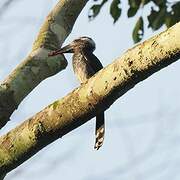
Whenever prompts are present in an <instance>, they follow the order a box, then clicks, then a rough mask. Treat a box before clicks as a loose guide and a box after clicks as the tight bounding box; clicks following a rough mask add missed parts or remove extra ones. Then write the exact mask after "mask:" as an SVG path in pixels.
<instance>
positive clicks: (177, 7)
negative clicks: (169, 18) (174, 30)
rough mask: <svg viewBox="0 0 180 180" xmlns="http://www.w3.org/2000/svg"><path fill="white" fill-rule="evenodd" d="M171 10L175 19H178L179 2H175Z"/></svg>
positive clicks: (179, 12)
mask: <svg viewBox="0 0 180 180" xmlns="http://www.w3.org/2000/svg"><path fill="white" fill-rule="evenodd" d="M172 10H173V12H174V15H175V17H176V19H177V20H179V19H180V2H177V3H176V4H174V5H173V6H172Z"/></svg>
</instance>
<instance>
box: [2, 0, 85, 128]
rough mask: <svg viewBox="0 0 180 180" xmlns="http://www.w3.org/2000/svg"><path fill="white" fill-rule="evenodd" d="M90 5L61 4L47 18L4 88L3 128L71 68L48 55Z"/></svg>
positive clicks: (61, 59)
mask: <svg viewBox="0 0 180 180" xmlns="http://www.w3.org/2000/svg"><path fill="white" fill-rule="evenodd" d="M87 1H88V0H76V1H74V0H61V1H59V2H58V3H57V5H56V6H55V7H54V9H53V10H52V11H51V13H50V14H49V15H48V16H47V18H46V20H45V22H44V24H43V25H42V27H41V29H40V32H39V34H38V36H37V39H36V40H35V42H34V44H33V47H32V50H31V52H30V53H29V55H28V56H27V57H26V58H25V60H24V61H23V62H22V63H21V64H19V65H18V67H17V68H16V69H15V70H14V71H13V72H12V73H11V74H10V75H9V76H8V77H7V78H6V79H5V80H4V82H3V83H2V84H1V85H0V128H2V127H3V126H4V125H5V124H6V123H7V121H8V120H9V118H10V116H11V114H12V113H13V112H14V110H15V109H17V107H18V105H19V104H20V103H21V101H22V100H23V99H24V98H25V97H26V96H27V95H28V94H29V93H30V92H31V91H32V90H33V89H34V88H35V87H36V86H37V85H38V84H39V83H40V82H41V81H43V80H44V79H46V78H47V77H50V76H52V75H54V74H56V73H58V72H60V71H61V70H63V69H64V68H65V67H66V66H67V61H66V60H65V58H64V57H63V56H61V55H59V56H57V57H53V58H51V57H48V53H49V52H50V51H51V50H55V49H57V48H58V47H59V46H61V45H62V43H63V42H64V40H65V38H66V37H67V36H68V35H69V33H70V32H71V30H72V27H73V25H74V23H75V20H76V18H77V17H78V15H79V14H80V12H81V10H82V8H83V7H84V6H85V4H86V3H87Z"/></svg>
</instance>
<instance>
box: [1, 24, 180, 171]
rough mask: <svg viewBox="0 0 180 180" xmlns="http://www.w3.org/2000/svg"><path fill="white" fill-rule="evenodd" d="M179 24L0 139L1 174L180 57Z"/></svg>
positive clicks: (104, 108)
mask: <svg viewBox="0 0 180 180" xmlns="http://www.w3.org/2000/svg"><path fill="white" fill-rule="evenodd" d="M179 39H180V23H178V24H176V25H174V26H173V27H172V28H170V29H168V30H167V31H165V32H163V33H161V34H159V35H157V36H155V37H153V38H151V39H149V40H147V41H145V42H143V43H141V44H139V45H137V46H135V47H134V48H132V49H130V50H128V51H127V52H126V53H124V54H123V55H122V56H121V57H120V58H118V59H117V60H115V61H114V62H113V63H112V64H110V65H108V66H107V67H105V68H104V69H102V70H101V71H99V72H98V73H97V74H96V75H95V76H93V77H92V78H90V79H89V80H88V81H87V82H86V83H85V84H83V85H82V86H81V87H79V88H77V89H75V90H74V91H73V92H71V93H70V94H68V95H67V96H66V97H64V98H62V99H60V100H58V101H56V102H54V103H53V104H51V105H49V106H48V107H46V108H45V109H44V110H42V111H41V112H39V113H38V114H36V115H35V116H33V117H32V118H30V119H28V120H26V121H25V122H24V123H23V124H21V125H20V126H18V127H16V128H15V129H14V130H12V131H10V132H9V133H8V134H6V135H4V136H3V137H1V138H0V174H3V173H7V172H9V171H11V170H12V169H14V168H16V167H17V166H18V165H20V164H21V163H23V162H24V161H25V160H27V159H28V158H30V157H31V156H32V155H34V154H35V153H37V152H38V151H39V150H40V149H42V148H43V147H44V146H46V145H48V144H49V143H51V142H52V141H54V140H56V139H57V138H59V137H62V136H63V135H65V134H67V133H68V132H70V131H71V130H73V129H75V128H76V127H79V126H80V125H82V124H83V123H85V122H87V121H88V120H89V119H91V118H92V117H94V116H95V114H96V113H98V112H100V111H104V110H106V109H107V108H109V106H110V105H111V104H112V103H113V102H114V101H115V100H116V99H117V98H119V97H120V96H122V95H123V94H124V93H126V92H127V91H128V90H130V89H131V88H133V87H134V86H135V85H136V84H137V83H138V82H140V81H142V80H144V79H146V78H148V77H149V76H151V75H152V74H153V73H155V72H157V71H158V70H160V69H162V68H164V67H166V66H168V65H169V64H171V63H173V62H175V61H176V60H178V59H179V58H180V40H179Z"/></svg>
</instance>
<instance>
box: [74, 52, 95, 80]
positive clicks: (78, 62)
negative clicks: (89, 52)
mask: <svg viewBox="0 0 180 180" xmlns="http://www.w3.org/2000/svg"><path fill="white" fill-rule="evenodd" d="M73 69H74V73H75V75H76V76H77V78H78V80H79V81H80V82H81V83H83V82H86V81H87V79H89V78H90V77H91V76H93V75H94V74H95V72H94V70H93V68H92V67H91V65H90V63H89V61H88V59H87V57H85V56H84V55H82V54H75V55H74V56H73Z"/></svg>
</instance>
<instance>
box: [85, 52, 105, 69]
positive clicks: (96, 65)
mask: <svg viewBox="0 0 180 180" xmlns="http://www.w3.org/2000/svg"><path fill="white" fill-rule="evenodd" d="M85 57H86V59H87V60H88V63H89V64H90V66H91V67H92V69H93V70H94V71H95V72H98V71H99V70H101V69H102V68H103V65H102V64H101V62H100V60H99V59H98V58H97V57H96V56H95V55H94V54H93V53H88V54H85Z"/></svg>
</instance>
